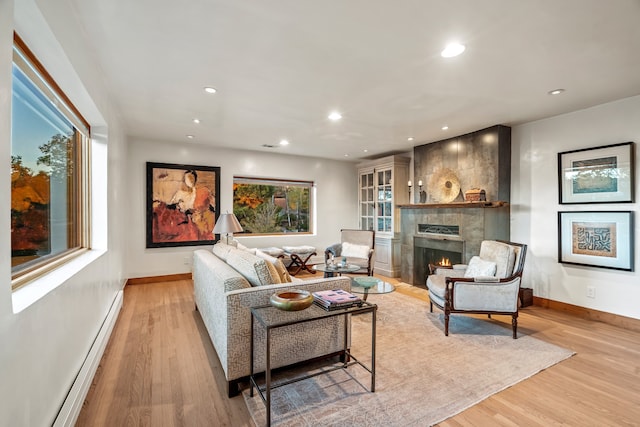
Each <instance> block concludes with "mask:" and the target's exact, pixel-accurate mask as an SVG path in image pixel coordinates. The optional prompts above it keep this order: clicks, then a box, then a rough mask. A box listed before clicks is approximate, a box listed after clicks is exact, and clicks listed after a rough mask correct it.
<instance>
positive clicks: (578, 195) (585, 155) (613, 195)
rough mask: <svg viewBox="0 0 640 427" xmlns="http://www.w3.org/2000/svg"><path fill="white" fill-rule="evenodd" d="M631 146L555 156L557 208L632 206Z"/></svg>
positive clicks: (625, 143) (586, 150) (633, 172)
mask: <svg viewBox="0 0 640 427" xmlns="http://www.w3.org/2000/svg"><path fill="white" fill-rule="evenodd" d="M634 154H635V150H634V143H633V142H623V143H621V144H613V145H606V146H602V147H595V148H584V149H581V150H573V151H565V152H563V153H558V186H559V196H560V204H573V203H632V202H633V201H634V187H635V165H634V163H635V159H634V157H635V156H634Z"/></svg>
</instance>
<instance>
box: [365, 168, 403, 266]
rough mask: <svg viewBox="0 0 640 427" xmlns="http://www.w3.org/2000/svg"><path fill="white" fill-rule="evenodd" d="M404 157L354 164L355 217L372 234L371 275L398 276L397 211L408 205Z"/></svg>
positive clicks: (399, 261)
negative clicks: (372, 263) (373, 241)
mask: <svg viewBox="0 0 640 427" xmlns="http://www.w3.org/2000/svg"><path fill="white" fill-rule="evenodd" d="M409 162H410V159H409V158H408V157H403V156H388V157H383V158H380V159H376V160H369V161H367V162H363V163H360V164H358V191H359V194H358V209H359V212H358V217H359V222H360V228H361V229H362V230H374V231H375V232H376V243H375V245H376V247H375V264H374V271H375V273H377V274H381V275H384V276H388V277H398V276H399V275H400V267H401V260H400V210H399V208H398V205H400V204H405V203H409V188H408V186H407V182H408V180H409Z"/></svg>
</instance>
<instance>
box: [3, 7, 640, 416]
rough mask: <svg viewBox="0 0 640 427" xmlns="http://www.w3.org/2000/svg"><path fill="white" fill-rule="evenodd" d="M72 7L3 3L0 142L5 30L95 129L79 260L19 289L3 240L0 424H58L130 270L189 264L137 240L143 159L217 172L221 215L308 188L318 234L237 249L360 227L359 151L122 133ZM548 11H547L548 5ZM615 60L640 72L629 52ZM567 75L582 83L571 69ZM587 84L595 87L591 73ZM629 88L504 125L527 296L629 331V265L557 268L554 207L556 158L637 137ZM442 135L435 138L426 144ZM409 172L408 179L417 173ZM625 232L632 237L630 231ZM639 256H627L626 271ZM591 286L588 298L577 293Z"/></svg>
mask: <svg viewBox="0 0 640 427" xmlns="http://www.w3.org/2000/svg"><path fill="white" fill-rule="evenodd" d="M74 3H75V2H71V1H69V2H67V1H59V2H44V1H36V0H24V1H17V0H15V1H4V2H2V3H1V4H0V23H1V24H2V25H0V28H3V29H4V31H3V32H2V34H1V35H0V51H2V52H3V55H2V59H1V60H0V64H2V67H1V70H2V71H0V93H2V94H5V95H3V96H1V97H0V120H2V123H3V126H0V129H1V130H0V132H2V137H3V138H2V139H3V140H4V141H10V140H11V125H10V124H11V102H10V97H9V96H7V95H6V94H9V93H11V81H12V78H11V51H12V45H13V30H15V31H16V32H18V33H19V34H20V35H21V37H22V38H23V39H24V40H25V42H26V43H27V44H28V45H29V47H30V48H31V49H32V51H33V52H34V53H35V54H36V55H37V56H38V58H39V59H40V61H41V62H42V63H43V64H45V65H46V67H47V69H48V71H49V72H50V73H51V74H52V75H53V76H55V78H56V80H59V81H58V83H59V84H60V86H61V87H63V88H65V89H66V90H67V91H68V92H69V93H68V95H69V96H70V97H71V98H72V99H73V101H74V103H75V104H76V106H77V107H78V108H79V109H80V110H81V111H82V112H83V114H84V115H85V116H86V118H87V120H88V121H89V122H90V123H91V125H92V134H93V137H94V145H93V147H92V149H93V152H92V154H93V158H94V160H93V162H94V163H93V174H94V175H93V177H94V180H93V182H92V185H93V193H94V201H93V209H92V215H93V218H92V224H93V226H94V228H95V231H94V234H93V246H92V247H93V250H92V251H91V253H90V254H88V256H87V257H85V258H83V259H81V260H77V261H76V262H75V264H74V263H72V265H69V266H66V267H65V268H62V269H60V270H59V271H58V272H57V273H55V274H53V275H51V276H49V277H46V278H45V279H46V280H45V279H43V280H40V281H39V283H37V284H36V286H26V287H24V288H23V289H21V291H20V292H14V291H12V289H11V286H10V285H9V282H10V280H9V278H10V277H11V262H10V259H11V254H10V244H9V241H10V236H9V233H3V236H4V237H3V242H4V243H5V244H4V245H2V248H0V254H4V255H2V256H0V260H1V261H0V266H1V268H2V271H5V273H3V276H4V277H6V278H7V279H6V282H4V283H5V286H3V287H2V290H1V291H0V336H1V337H2V341H3V345H2V351H0V366H2V375H1V376H2V378H3V381H2V384H1V385H0V413H1V414H3V415H2V420H0V421H1V422H0V424H3V423H4V424H6V425H50V424H53V423H54V422H56V417H58V414H60V413H61V412H60V408H61V407H62V406H63V404H64V402H65V400H67V399H69V398H72V399H71V400H73V397H74V396H73V393H76V392H75V391H71V390H72V386H73V384H74V382H75V381H77V379H78V378H79V376H81V375H82V373H83V372H84V371H83V364H84V363H85V360H87V359H88V358H90V357H91V356H92V355H93V356H95V355H94V354H93V352H94V349H93V347H92V346H93V343H94V342H95V341H96V339H97V337H100V336H102V335H101V334H107V338H108V332H107V331H104V330H103V325H104V324H105V323H108V322H107V320H108V318H109V316H110V313H111V312H112V311H113V310H116V309H117V306H118V304H121V303H122V300H121V298H122V297H121V291H122V288H123V286H124V284H125V282H126V281H127V280H128V279H131V278H144V277H154V276H165V275H172V274H188V273H190V271H191V266H190V265H189V264H188V263H187V264H185V257H189V255H190V254H191V253H192V252H193V247H191V248H189V247H181V248H160V249H148V248H146V247H145V229H146V214H145V209H146V207H145V199H144V194H145V189H146V176H145V163H146V162H149V161H152V162H166V163H176V164H194V165H210V166H219V167H221V176H220V180H221V187H220V200H221V206H220V208H221V211H226V210H231V209H232V199H233V194H232V192H233V189H232V182H233V177H234V176H238V175H240V176H242V175H251V176H261V177H278V178H284V179H297V180H309V181H313V182H314V183H315V186H316V188H317V193H316V197H317V199H316V206H317V212H316V218H315V219H316V222H315V230H316V231H315V233H312V234H311V235H305V236H294V237H288V236H287V241H286V243H283V240H282V238H274V237H241V238H240V239H241V241H242V242H243V243H244V244H245V245H246V246H250V247H265V246H282V245H283V244H291V245H312V246H314V247H316V248H321V249H323V248H325V247H327V246H329V245H330V244H332V243H334V242H336V241H338V240H339V238H340V229H341V228H357V227H358V217H357V207H358V200H357V193H358V183H357V170H356V166H355V165H356V164H357V163H358V162H360V161H361V159H358V158H355V156H354V157H352V158H344V157H343V155H342V153H340V155H339V156H340V157H341V158H340V159H336V158H323V157H311V156H304V155H301V154H300V153H298V154H297V155H287V154H283V153H286V151H285V150H283V149H275V150H270V151H267V150H264V149H257V150H254V151H248V150H244V149H234V148H229V147H222V148H221V147H213V146H209V145H206V144H198V143H194V141H191V140H170V141H167V140H157V139H156V138H147V137H142V136H132V135H131V132H130V130H129V129H127V128H126V126H125V124H124V123H125V120H124V118H123V117H122V116H121V114H122V112H121V109H120V106H119V105H118V104H117V103H116V102H115V100H114V99H113V95H112V94H111V93H110V88H109V87H108V86H107V84H106V82H105V80H104V78H103V71H102V69H101V68H100V66H99V64H98V63H97V62H95V61H94V57H95V55H97V54H96V53H95V52H94V49H93V47H92V46H90V45H89V44H88V42H86V40H84V39H82V38H81V37H78V34H83V33H84V29H83V23H81V22H80V21H79V19H72V20H69V19H68V17H69V16H76V13H75V12H74ZM631 4H632V2H625V1H621V8H623V9H624V7H626V8H628V9H630V10H633V11H634V12H636V14H635V15H633V14H631V13H629V14H628V15H632V16H638V14H640V11H638V8H637V5H635V4H634V6H631ZM547 6H548V7H550V8H552V9H553V7H554V6H553V4H551V3H550V4H548V5H547ZM634 19H635V17H634ZM628 32H629V38H628V40H627V42H628V45H629V49H630V50H632V51H634V50H635V51H636V52H637V50H638V48H639V46H638V43H639V40H640V37H638V33H637V30H636V29H632V28H628ZM600 49H602V50H605V47H602V46H600ZM598 52H600V51H598ZM617 65H618V66H619V67H620V68H628V69H630V70H632V71H634V73H635V75H636V76H640V69H638V68H637V67H638V62H637V61H633V62H631V61H630V63H629V64H627V63H620V64H617ZM533 67H535V65H533ZM65 76H66V77H65ZM575 78H576V80H579V79H580V76H579V75H576V76H575ZM605 78H607V79H608V78H609V77H605ZM566 84H569V83H568V82H567V83H566ZM590 84H593V85H594V86H595V85H597V84H598V82H596V81H594V82H590ZM634 84H635V90H633V91H629V90H620V91H617V92H612V93H610V94H609V95H608V99H607V101H606V102H597V103H593V104H591V105H590V106H588V107H576V108H570V107H571V105H572V101H571V98H570V96H571V91H570V90H569V89H567V93H565V94H563V95H561V96H565V95H566V96H568V98H565V100H562V99H561V98H560V100H559V101H556V100H555V99H553V100H552V101H550V102H558V103H561V104H563V106H562V107H563V108H564V111H563V112H562V113H559V114H554V115H552V116H544V117H540V118H539V119H536V120H532V121H528V122H523V123H518V124H515V125H511V141H512V144H511V152H512V157H511V200H510V209H511V210H510V234H511V236H510V239H511V240H512V241H514V242H522V243H526V244H527V245H528V246H529V253H528V255H527V265H526V267H525V274H524V276H523V286H525V287H530V288H533V290H534V296H535V297H537V298H539V299H540V301H544V302H548V303H549V304H556V306H560V307H565V308H566V309H568V310H573V311H574V312H575V313H576V314H577V315H581V316H589V315H591V316H592V317H594V318H600V319H601V320H608V321H611V322H614V323H615V322H617V324H619V325H622V326H625V327H627V328H629V329H634V330H636V331H638V330H639V329H640V328H638V322H640V311H639V309H638V306H637V304H636V301H638V300H639V299H640V288H639V287H638V286H637V283H638V276H639V275H638V273H637V271H618V270H611V269H600V268H592V267H587V268H583V267H571V266H566V265H563V264H560V263H558V236H557V229H556V226H555V224H557V215H558V211H563V210H578V209H569V208H566V206H564V205H560V204H559V203H558V177H557V172H556V167H557V166H556V165H557V156H558V153H560V152H564V151H569V150H577V149H582V148H588V147H597V146H603V145H609V144H615V143H623V142H627V141H634V142H636V143H637V141H638V140H639V139H640V138H639V136H640V121H639V120H638V119H637V118H638V117H640V82H639V81H638V80H636V81H635V82H634ZM554 88H555V87H543V88H535V90H536V91H539V92H540V96H541V97H549V96H548V95H547V94H546V91H547V90H551V89H554ZM198 89H199V88H198ZM488 96H489V97H490V95H488ZM549 98H551V97H549ZM347 119H348V117H345V120H347ZM491 120H492V121H491V122H489V123H486V126H483V127H487V126H491V125H496V124H507V125H510V123H505V120H504V118H503V117H491ZM480 128H481V127H478V128H474V129H466V130H465V131H462V132H456V133H452V134H447V135H446V137H452V136H455V135H460V134H463V133H467V132H471V131H476V130H479V129H480ZM439 139H444V136H443V138H432V139H430V140H429V141H428V142H434V141H437V140H439ZM292 142H293V141H292ZM403 142H404V141H403ZM423 142H427V141H426V140H416V141H415V142H414V143H412V144H411V145H409V146H407V145H403V146H402V147H403V148H402V151H401V153H404V154H405V155H407V156H409V157H411V156H413V150H412V148H411V147H412V146H415V145H419V144H421V143H423ZM294 143H295V142H294ZM386 151H389V152H390V151H395V150H392V149H388V150H386ZM380 153H382V152H380ZM0 154H1V156H0V157H1V158H4V159H5V161H6V162H9V159H10V156H11V146H10V144H8V143H3V144H1V145H0ZM5 179H6V178H5ZM412 179H413V180H414V181H417V180H418V179H419V177H413V178H412ZM3 182H4V183H5V184H3V187H4V188H9V186H10V184H9V181H8V179H7V180H6V181H3ZM9 193H10V192H8V191H3V192H1V194H0V200H2V201H4V203H5V204H9V205H10V204H11V200H10V194H9ZM327 207H330V210H328V209H327ZM585 210H625V211H632V212H637V210H638V209H637V203H626V204H607V205H603V206H600V207H597V208H593V205H592V206H590V207H589V209H586V208H585ZM98 224H99V225H100V226H97V225H98ZM0 225H1V226H2V227H3V228H4V229H5V230H7V229H9V228H10V224H9V218H8V215H5V216H3V217H2V219H0ZM634 234H635V236H636V237H637V232H636V231H635V229H634ZM636 240H637V239H636ZM637 252H638V251H636V255H634V256H635V265H636V266H637V265H638V255H637ZM28 288H31V289H28ZM587 288H593V289H594V291H595V297H590V296H587ZM18 293H19V294H20V295H17V294H18ZM118 295H120V296H118ZM118 298H120V300H119V301H120V302H119V303H118ZM116 311H117V310H116ZM102 339H105V338H104V336H102ZM105 342H106V341H105ZM603 345H604V344H603ZM89 383H90V379H89ZM85 391H86V390H85ZM75 398H76V399H79V400H77V401H76V405H78V404H80V405H81V403H82V391H79V392H77V394H76V395H75ZM78 402H79V403H78ZM58 422H60V420H58ZM60 425H64V424H60Z"/></svg>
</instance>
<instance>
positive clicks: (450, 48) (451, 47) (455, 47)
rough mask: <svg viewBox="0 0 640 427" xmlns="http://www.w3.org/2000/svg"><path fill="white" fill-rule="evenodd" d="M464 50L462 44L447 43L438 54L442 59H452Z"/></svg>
mask: <svg viewBox="0 0 640 427" xmlns="http://www.w3.org/2000/svg"><path fill="white" fill-rule="evenodd" d="M465 49H466V47H465V45H463V44H460V43H449V44H448V45H447V46H446V47H445V48H444V50H443V51H442V52H440V55H442V57H443V58H453V57H454V56H458V55H460V54H461V53H462V52H464V50H465Z"/></svg>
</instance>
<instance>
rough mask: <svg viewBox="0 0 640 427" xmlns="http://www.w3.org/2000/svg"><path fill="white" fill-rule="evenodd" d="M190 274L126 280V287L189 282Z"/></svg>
mask: <svg viewBox="0 0 640 427" xmlns="http://www.w3.org/2000/svg"><path fill="white" fill-rule="evenodd" d="M191 277H192V276H191V273H179V274H167V275H164V276H150V277H134V278H131V279H127V283H126V284H127V285H146V284H149V283H157V282H174V281H176V280H191Z"/></svg>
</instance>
